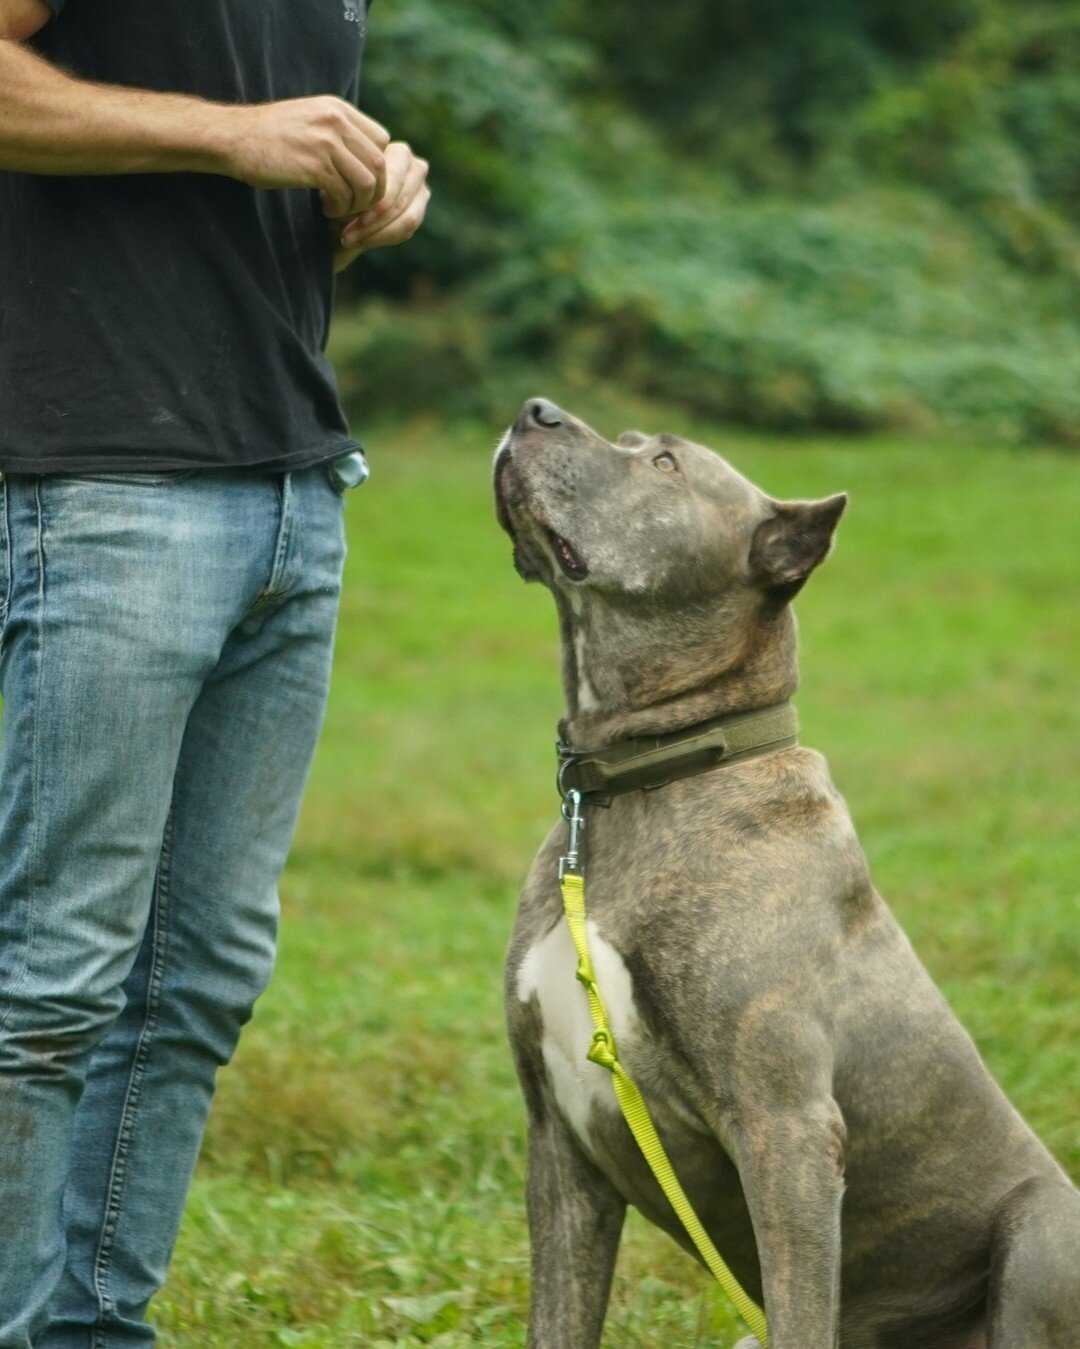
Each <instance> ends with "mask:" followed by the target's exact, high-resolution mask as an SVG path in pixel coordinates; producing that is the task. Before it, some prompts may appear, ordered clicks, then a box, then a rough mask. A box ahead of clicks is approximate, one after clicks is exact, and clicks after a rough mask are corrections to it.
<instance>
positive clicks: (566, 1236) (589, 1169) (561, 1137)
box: [527, 1103, 626, 1349]
mask: <svg viewBox="0 0 1080 1349" xmlns="http://www.w3.org/2000/svg"><path fill="white" fill-rule="evenodd" d="M527 1202H528V1214H529V1240H530V1244H531V1247H532V1301H531V1304H530V1308H529V1340H528V1349H596V1346H597V1345H599V1343H600V1333H601V1330H602V1329H603V1325H604V1314H605V1312H606V1311H607V1302H608V1296H609V1294H610V1292H611V1276H612V1273H613V1272H614V1269H615V1255H616V1252H617V1251H618V1248H619V1237H620V1235H621V1233H622V1225H623V1219H624V1217H625V1216H626V1202H625V1200H624V1199H623V1198H622V1196H621V1195H620V1194H619V1193H618V1191H617V1190H616V1189H615V1188H614V1186H613V1185H612V1184H611V1182H610V1181H609V1180H607V1178H606V1177H605V1176H603V1175H601V1173H600V1172H599V1171H598V1170H597V1169H596V1167H594V1166H593V1164H592V1163H591V1162H590V1161H589V1160H588V1159H587V1158H586V1157H585V1155H584V1153H583V1152H582V1151H581V1149H580V1147H579V1146H578V1144H577V1142H576V1141H575V1139H574V1138H573V1137H572V1136H571V1134H570V1132H569V1130H568V1129H567V1128H566V1126H565V1125H564V1124H563V1121H562V1119H561V1118H560V1117H559V1116H558V1115H557V1114H556V1113H555V1110H554V1108H553V1106H551V1105H550V1103H548V1108H547V1109H545V1110H544V1111H543V1114H542V1115H541V1117H539V1118H531V1119H530V1121H529V1174H528V1185H527Z"/></svg>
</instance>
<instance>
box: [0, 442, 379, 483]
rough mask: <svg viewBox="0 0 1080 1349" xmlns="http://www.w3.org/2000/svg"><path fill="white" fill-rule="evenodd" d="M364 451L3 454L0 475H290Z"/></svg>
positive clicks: (351, 445)
mask: <svg viewBox="0 0 1080 1349" xmlns="http://www.w3.org/2000/svg"><path fill="white" fill-rule="evenodd" d="M360 449H363V446H362V445H361V444H360V442H359V441H358V440H353V439H344V440H337V441H334V443H333V444H332V445H325V444H324V445H321V446H320V447H319V448H318V449H306V450H295V451H293V452H292V453H291V454H278V455H273V456H271V457H269V458H266V459H245V460H242V461H236V460H233V461H231V462H230V461H222V460H219V459H215V460H209V461H205V462H196V461H193V460H192V459H190V458H189V459H178V458H176V457H175V456H171V457H170V456H169V455H160V454H158V455H127V456H124V457H123V458H118V457H117V456H116V455H115V454H113V455H105V456H102V455H98V456H96V457H95V456H94V455H85V456H83V455H80V456H77V457H73V458H71V459H61V460H59V461H58V460H57V458H56V456H55V455H50V456H49V457H48V458H31V459H23V458H16V457H14V456H13V455H9V454H0V473H32V474H40V475H42V476H46V477H47V476H50V475H55V474H77V473H173V472H181V471H184V470H192V469H194V470H195V471H197V472H203V471H213V470H214V469H217V470H219V471H220V470H229V471H233V470H237V469H259V470H261V471H262V472H267V473H275V472H291V471H297V470H299V469H304V468H313V467H314V466H315V465H316V464H323V463H327V462H328V461H329V460H331V459H336V458H337V457H338V455H341V454H349V453H350V452H351V451H353V450H360Z"/></svg>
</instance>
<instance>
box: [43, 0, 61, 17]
mask: <svg viewBox="0 0 1080 1349" xmlns="http://www.w3.org/2000/svg"><path fill="white" fill-rule="evenodd" d="M45 4H46V5H48V7H49V9H51V10H52V12H53V18H54V19H55V18H56V16H57V15H58V14H59V13H60V11H61V10H62V9H63V8H64V4H65V0H45Z"/></svg>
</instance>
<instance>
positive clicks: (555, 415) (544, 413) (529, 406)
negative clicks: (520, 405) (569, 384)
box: [525, 398, 566, 431]
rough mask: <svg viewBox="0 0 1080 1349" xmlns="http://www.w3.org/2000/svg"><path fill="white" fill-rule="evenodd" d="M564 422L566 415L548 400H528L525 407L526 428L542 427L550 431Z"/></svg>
mask: <svg viewBox="0 0 1080 1349" xmlns="http://www.w3.org/2000/svg"><path fill="white" fill-rule="evenodd" d="M565 421H566V413H565V412H563V410H562V408H560V407H556V405H555V404H554V403H553V402H552V401H551V400H550V399H549V398H530V399H529V401H528V403H526V405H525V424H526V426H542V427H545V428H546V429H547V430H549V431H550V430H551V429H552V428H553V427H556V426H562V424H563V422H565Z"/></svg>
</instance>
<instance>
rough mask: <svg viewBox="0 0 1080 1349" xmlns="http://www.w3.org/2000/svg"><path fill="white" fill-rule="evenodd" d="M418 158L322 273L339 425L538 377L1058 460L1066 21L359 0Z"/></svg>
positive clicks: (490, 394) (870, 4) (1073, 187)
mask: <svg viewBox="0 0 1080 1349" xmlns="http://www.w3.org/2000/svg"><path fill="white" fill-rule="evenodd" d="M364 98H365V106H366V107H367V108H369V109H370V110H371V111H372V112H373V113H375V114H376V115H377V116H379V117H380V118H382V119H383V120H384V121H385V122H386V123H387V124H388V125H389V126H390V127H391V129H392V130H393V131H394V133H395V134H396V135H398V136H403V137H406V138H408V139H409V140H411V141H412V142H413V143H414V145H416V146H417V147H418V148H419V149H421V150H422V152H423V153H424V154H425V155H426V156H427V157H428V158H429V159H430V160H431V163H432V184H433V188H434V192H435V197H434V202H433V205H432V208H431V210H430V212H429V217H428V222H427V224H426V225H425V227H424V229H423V230H422V231H421V232H420V233H419V234H418V235H417V236H416V237H415V238H414V239H413V240H412V242H411V243H410V244H409V246H408V247H407V248H403V249H397V250H386V251H385V252H383V253H376V254H373V255H372V256H371V258H370V259H368V260H366V261H365V262H364V263H362V264H361V266H360V267H358V268H357V269H355V271H354V274H352V275H351V276H350V275H347V276H346V279H345V282H344V285H343V287H342V301H343V309H344V310H345V312H344V313H343V315H342V316H341V318H340V319H339V322H338V325H337V331H336V333H335V350H334V354H335V359H336V361H337V364H338V369H339V372H340V376H341V380H342V386H343V391H344V393H345V396H346V399H347V401H348V402H349V404H350V405H351V407H352V410H353V412H354V413H355V414H359V416H360V417H361V419H364V418H366V417H368V416H370V415H371V414H372V413H373V412H375V411H381V410H401V409H402V408H414V407H418V406H419V407H431V406H434V405H439V406H441V407H443V408H446V409H448V410H451V411H454V412H458V413H460V412H469V413H480V414H493V415H496V416H498V417H500V418H501V417H502V416H503V415H504V414H505V401H506V397H505V388H506V384H507V379H508V377H509V376H510V375H511V373H512V372H513V373H515V374H516V375H517V377H518V378H520V375H519V372H520V371H521V370H522V369H524V368H531V369H535V370H542V371H544V372H550V371H557V372H558V374H559V377H560V380H561V381H564V382H568V383H569V384H570V385H571V386H573V385H574V384H581V385H585V384H591V383H595V382H596V381H597V380H602V381H617V382H619V383H620V384H621V385H624V386H630V387H633V388H634V389H636V390H638V391H641V392H643V393H646V394H650V395H657V396H661V397H663V398H665V399H669V400H676V401H678V402H680V403H681V404H683V405H684V406H686V407H687V408H689V409H691V410H693V411H697V412H700V413H703V414H705V415H708V416H710V417H720V418H724V419H728V420H737V421H741V422H744V423H747V424H757V425H762V426H768V427H772V428H805V427H827V428H837V429H840V428H843V429H847V428H851V429H861V428H874V427H891V428H900V429H917V430H923V429H926V428H929V427H932V426H934V425H936V424H945V425H949V426H964V427H969V428H971V430H972V431H974V432H975V433H977V434H983V435H987V434H988V435H992V436H994V437H997V438H1005V439H1011V440H1032V439H1053V440H1059V441H1063V442H1072V443H1080V319H1078V317H1077V314H1078V301H1080V4H1078V3H1072V2H1071V0H1056V2H1055V3H1038V2H1037V0H1036V2H1035V3H1030V2H1026V3H1022V2H1021V0H938V3H936V4H935V5H933V6H931V5H929V4H928V3H925V0H920V2H919V3H912V2H911V0H805V2H804V3H801V4H796V3H794V0H761V3H759V4H757V5H754V6H747V5H746V4H744V3H742V2H741V0H740V2H739V3H736V2H735V0H672V2H671V3H669V4H668V5H666V6H658V5H655V4H653V3H649V4H646V3H645V0H619V3H615V0H593V3H591V4H589V5H581V4H579V3H575V2H574V0H529V3H526V0H499V3H496V0H380V3H379V4H378V5H377V6H376V7H375V9H374V10H373V15H372V31H371V38H370V43H369V59H368V67H367V70H366V73H365V96H364Z"/></svg>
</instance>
